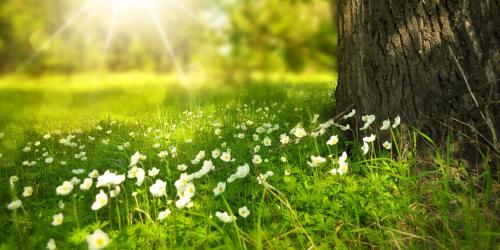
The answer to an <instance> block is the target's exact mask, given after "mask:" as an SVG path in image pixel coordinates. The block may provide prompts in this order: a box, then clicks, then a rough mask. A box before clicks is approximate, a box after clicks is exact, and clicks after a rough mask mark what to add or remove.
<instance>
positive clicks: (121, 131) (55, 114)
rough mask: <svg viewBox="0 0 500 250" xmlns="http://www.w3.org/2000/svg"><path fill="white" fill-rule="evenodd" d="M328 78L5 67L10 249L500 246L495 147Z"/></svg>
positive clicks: (1, 185)
mask: <svg viewBox="0 0 500 250" xmlns="http://www.w3.org/2000/svg"><path fill="white" fill-rule="evenodd" d="M331 78H332V79H330V80H328V79H327V78H325V77H318V78H315V79H301V78H278V79H272V78H266V77H263V78H260V79H256V80H253V81H250V82H248V83H241V84H224V83H219V84H218V83H213V84H210V85H202V84H198V85H196V86H192V85H184V84H180V83H178V81H177V79H176V78H175V77H170V76H157V75H143V74H126V75H114V76H109V77H104V78H103V77H100V78H93V77H92V76H85V75H81V76H71V77H69V76H54V77H42V78H37V79H34V78H27V77H21V76H16V77H8V76H6V77H2V78H1V79H0V205H1V206H0V211H1V213H0V249H44V248H47V249H55V248H56V247H57V249H86V248H89V249H102V248H105V247H107V248H109V249H136V248H142V249H209V248H214V249H360V248H361V249H363V248H369V249H370V248H381V249H422V248H424V249H429V248H430V249H498V246H499V240H500V233H498V232H499V216H498V211H499V205H500V203H499V201H498V199H496V197H497V196H498V187H499V185H498V182H497V180H498V179H499V176H493V174H492V172H493V171H490V168H492V167H493V166H489V165H488V162H489V161H488V156H487V155H484V156H483V157H484V162H483V164H482V165H481V166H479V167H475V166H469V165H468V163H467V162H466V161H464V160H462V159H456V158H454V157H453V156H452V152H453V151H454V149H453V147H454V144H453V143H452V142H453V138H451V137H450V138H449V139H448V143H447V144H446V145H441V146H438V145H433V143H434V142H433V140H432V138H429V137H428V136H426V135H425V134H423V133H421V132H420V131H418V130H415V129H412V128H411V127H410V126H407V125H406V124H399V122H398V116H399V115H400V114H394V115H393V116H392V117H373V116H370V114H359V113H356V112H350V113H349V114H346V116H345V117H342V116H341V117H332V114H333V108H334V101H333V100H332V97H331V96H332V95H331V94H332V92H333V89H334V84H333V82H334V79H333V77H331ZM354 117H358V118H359V117H362V118H363V121H364V122H365V123H364V124H358V125H357V126H353V127H349V128H348V127H346V124H347V122H348V121H349V120H350V119H354ZM403 138H406V139H405V140H403ZM408 138H409V139H408ZM420 143H423V144H427V145H431V146H432V147H433V148H434V150H431V151H429V150H420V148H419V147H417V145H419V144H420Z"/></svg>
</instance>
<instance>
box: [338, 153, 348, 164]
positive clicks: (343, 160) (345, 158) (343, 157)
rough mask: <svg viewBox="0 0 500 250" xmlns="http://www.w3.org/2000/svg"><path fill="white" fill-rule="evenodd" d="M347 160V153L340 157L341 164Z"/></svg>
mask: <svg viewBox="0 0 500 250" xmlns="http://www.w3.org/2000/svg"><path fill="white" fill-rule="evenodd" d="M346 160H347V152H345V151H344V152H342V155H341V156H340V157H339V163H340V162H345V161H346Z"/></svg>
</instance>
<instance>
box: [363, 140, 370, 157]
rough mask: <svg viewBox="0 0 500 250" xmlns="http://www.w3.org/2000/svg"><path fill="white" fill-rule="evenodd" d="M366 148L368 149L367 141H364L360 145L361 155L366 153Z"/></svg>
mask: <svg viewBox="0 0 500 250" xmlns="http://www.w3.org/2000/svg"><path fill="white" fill-rule="evenodd" d="M368 150H370V146H369V145H368V143H366V142H364V143H363V146H361V151H363V155H366V154H367V153H368Z"/></svg>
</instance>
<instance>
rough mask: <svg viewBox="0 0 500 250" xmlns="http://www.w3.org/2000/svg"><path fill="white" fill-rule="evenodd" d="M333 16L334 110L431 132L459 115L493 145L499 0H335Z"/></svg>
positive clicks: (496, 113)
mask: <svg viewBox="0 0 500 250" xmlns="http://www.w3.org/2000/svg"><path fill="white" fill-rule="evenodd" d="M338 15H339V80H338V85H337V90H336V93H335V98H336V105H337V106H336V110H337V111H336V112H337V113H340V112H344V111H350V108H351V107H353V108H355V109H356V110H357V112H358V114H359V113H361V114H375V115H376V117H377V120H378V121H379V122H381V121H382V120H383V119H386V118H388V117H394V116H396V115H400V116H401V118H402V120H403V121H404V122H407V123H408V124H411V125H414V126H416V127H417V128H420V129H423V130H424V131H425V132H428V133H430V134H433V135H435V134H440V133H442V132H443V128H444V127H443V126H441V124H450V123H447V122H449V121H452V120H453V121H455V122H465V123H467V124H470V125H472V126H474V127H475V128H476V129H478V130H479V131H480V132H481V133H482V135H483V136H484V137H486V138H488V140H489V143H490V144H493V145H490V146H496V147H498V137H497V134H496V132H495V130H498V124H499V123H498V122H499V119H500V116H499V106H500V105H499V100H500V96H499V92H498V87H497V84H498V82H499V76H500V52H499V46H500V0H404V1H403V0H374V1H370V0H338ZM467 126H468V125H467ZM483 139H484V138H483Z"/></svg>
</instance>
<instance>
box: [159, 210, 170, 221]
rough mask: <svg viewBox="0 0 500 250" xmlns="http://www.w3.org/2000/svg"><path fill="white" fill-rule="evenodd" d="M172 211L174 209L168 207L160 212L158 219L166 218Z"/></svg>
mask: <svg viewBox="0 0 500 250" xmlns="http://www.w3.org/2000/svg"><path fill="white" fill-rule="evenodd" d="M171 213H172V211H170V209H168V208H167V209H165V210H163V211H160V213H159V214H158V220H164V219H166V218H167V217H168V216H169V215H170V214H171Z"/></svg>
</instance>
